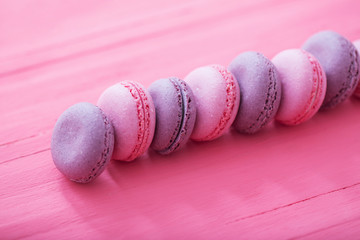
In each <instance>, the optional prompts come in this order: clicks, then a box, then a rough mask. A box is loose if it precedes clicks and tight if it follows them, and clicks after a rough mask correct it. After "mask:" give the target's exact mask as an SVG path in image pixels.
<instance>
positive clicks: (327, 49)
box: [302, 31, 360, 109]
mask: <svg viewBox="0 0 360 240" xmlns="http://www.w3.org/2000/svg"><path fill="white" fill-rule="evenodd" d="M302 49H304V50H306V51H308V52H310V53H311V54H312V55H314V56H315V57H316V58H317V59H318V60H319V62H320V64H321V65H322V67H323V69H324V71H325V73H326V78H327V90H326V95H325V99H324V102H323V105H322V107H321V109H330V108H333V107H335V106H337V105H338V104H339V103H341V102H343V101H344V100H346V99H347V98H348V97H349V96H350V95H351V94H352V93H353V92H354V90H355V88H356V86H357V85H358V82H359V64H360V62H359V54H358V52H357V50H356V48H355V47H354V45H353V44H352V43H351V42H350V41H349V40H347V39H346V38H344V37H343V36H341V35H340V34H338V33H336V32H333V31H322V32H319V33H316V34H314V35H313V36H311V37H310V38H309V39H308V40H307V41H306V42H305V43H304V45H303V46H302Z"/></svg>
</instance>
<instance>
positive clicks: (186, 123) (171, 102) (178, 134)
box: [148, 77, 196, 154]
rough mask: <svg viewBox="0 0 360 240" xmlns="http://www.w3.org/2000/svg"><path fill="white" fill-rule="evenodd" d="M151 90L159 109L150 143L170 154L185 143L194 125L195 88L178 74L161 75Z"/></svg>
mask: <svg viewBox="0 0 360 240" xmlns="http://www.w3.org/2000/svg"><path fill="white" fill-rule="evenodd" d="M148 91H149V93H150V95H151V97H152V99H153V101H154V105H155V112H156V127H155V134H154V138H153V141H152V144H151V146H150V147H151V148H152V149H154V150H155V151H157V152H159V153H160V154H170V153H172V152H174V151H175V150H177V149H179V148H181V147H182V146H184V145H185V143H186V142H187V141H188V139H189V137H190V135H191V133H192V130H193V128H194V124H195V119H196V106H195V102H194V96H193V92H192V90H191V89H190V87H189V85H187V84H186V83H185V82H184V81H183V80H181V79H179V78H176V77H171V78H165V79H160V80H158V81H156V82H154V83H152V84H151V85H150V87H149V88H148Z"/></svg>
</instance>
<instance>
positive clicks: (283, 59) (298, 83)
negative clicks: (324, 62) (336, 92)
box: [272, 49, 326, 125]
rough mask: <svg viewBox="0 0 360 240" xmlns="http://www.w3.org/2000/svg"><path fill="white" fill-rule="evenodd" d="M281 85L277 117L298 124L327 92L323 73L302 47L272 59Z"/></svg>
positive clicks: (316, 61) (314, 109)
mask: <svg viewBox="0 0 360 240" xmlns="http://www.w3.org/2000/svg"><path fill="white" fill-rule="evenodd" d="M272 62H273V63H274V65H275V67H276V68H277V70H278V73H279V78H280V80H281V86H282V96H281V102H280V107H279V110H278V112H277V114H276V117H275V118H276V120H278V121H279V122H281V123H283V124H286V125H297V124H300V123H302V122H305V121H307V120H309V119H310V118H311V117H312V116H314V114H315V113H316V112H317V111H318V110H319V108H320V106H321V104H322V102H323V100H324V97H325V93H326V75H325V72H324V70H323V68H322V67H321V65H320V63H319V61H318V60H317V59H316V58H315V57H314V56H312V55H311V54H310V53H308V52H306V51H304V50H301V49H289V50H285V51H282V52H280V53H278V54H277V55H276V56H275V57H274V58H273V59H272Z"/></svg>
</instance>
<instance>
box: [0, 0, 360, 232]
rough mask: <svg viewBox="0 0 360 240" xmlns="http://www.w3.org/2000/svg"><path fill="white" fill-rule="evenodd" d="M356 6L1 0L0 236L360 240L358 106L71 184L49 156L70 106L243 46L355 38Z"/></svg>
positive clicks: (118, 166) (270, 51)
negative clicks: (328, 36)
mask: <svg viewBox="0 0 360 240" xmlns="http://www.w3.org/2000/svg"><path fill="white" fill-rule="evenodd" d="M359 5H360V3H358V2H356V1H351V0H346V1H338V0H331V1H316V2H314V1H309V0H307V1H292V2H286V1H282V0H262V1H250V0H247V1H242V2H239V1H235V0H227V1H218V0H211V1H206V2H205V1H200V0H199V1H182V2H178V1H161V0H156V1H149V2H145V3H143V5H141V6H140V7H139V3H137V2H136V1H133V2H122V1H107V2H106V3H104V2H101V3H100V1H95V0H92V1H91V2H87V3H86V4H84V3H83V2H82V1H78V2H69V3H64V2H63V1H51V2H48V1H43V0H26V1H24V5H23V7H19V5H18V4H16V3H14V2H11V1H2V2H1V3H0V16H1V17H0V30H1V32H6V33H7V34H5V35H3V37H1V38H0V83H1V87H0V104H1V105H0V116H2V117H1V118H0V132H1V134H0V183H1V185H0V220H1V221H0V236H1V237H0V238H2V239H27V238H28V239H48V238H50V239H54V238H69V237H70V238H72V239H83V238H90V239H99V238H114V236H116V237H117V238H123V239H170V238H171V239H185V238H186V239H190V238H198V239H204V238H206V239H219V238H223V239H238V238H244V239H288V238H294V239H319V238H320V239H321V238H326V239H339V238H347V239H355V238H358V236H359V230H358V226H359V219H360V212H359V208H360V201H359V197H358V196H359V191H360V186H359V184H360V177H359V175H358V173H359V171H360V164H359V159H360V152H359V150H358V149H359V147H358V145H359V138H358V135H357V132H358V130H359V129H360V112H359V111H358V108H360V101H358V100H356V99H350V100H348V101H346V102H345V103H344V104H341V105H340V106H339V107H338V108H336V109H334V110H331V111H327V112H321V113H319V114H317V115H316V116H315V117H314V118H313V119H312V120H311V121H309V122H307V123H305V124H303V125H300V126H298V127H293V128H291V127H284V126H281V125H278V124H275V123H273V124H272V125H271V126H269V127H268V128H267V129H265V130H264V131H262V132H261V133H259V134H256V135H253V136H246V135H240V134H238V133H236V132H233V131H230V132H228V133H227V134H226V135H225V136H223V137H222V138H220V139H218V140H216V141H213V142H207V143H195V142H189V143H188V145H187V146H186V147H185V148H184V149H183V150H182V151H180V152H178V153H175V154H173V155H171V156H168V157H164V156H160V155H158V154H156V153H154V152H153V151H151V150H150V151H149V152H148V153H146V154H145V155H144V156H142V157H141V158H139V159H138V160H136V161H135V162H133V163H119V162H111V163H110V165H109V167H108V169H107V170H106V171H105V172H104V174H103V175H101V177H99V178H98V179H97V181H96V182H94V183H93V184H89V185H79V184H75V183H72V182H70V181H67V180H66V179H64V178H63V176H62V175H61V174H60V173H59V172H58V171H57V170H56V168H55V166H54V165H53V163H52V160H51V153H50V150H49V147H50V138H51V132H52V127H53V125H54V124H55V121H56V119H57V117H58V116H59V115H60V114H61V112H62V111H63V110H65V109H66V108H67V107H68V106H70V105H72V104H74V103H76V102H78V101H89V102H93V103H96V100H97V98H98V96H99V95H100V93H101V92H102V91H103V90H104V89H105V88H106V87H108V86H110V85H111V84H114V83H116V82H118V81H119V80H123V79H131V80H136V81H139V82H141V83H143V84H144V85H145V86H148V85H149V84H150V83H151V82H153V81H154V80H156V79H158V78H161V77H167V76H173V75H175V76H179V77H184V76H185V75H186V74H187V73H188V72H189V71H191V70H192V69H193V68H195V67H198V66H201V65H205V64H211V63H220V64H223V65H226V64H228V63H229V61H231V59H232V58H234V57H235V56H236V55H237V54H238V53H240V52H242V51H246V50H257V51H261V52H263V53H265V54H266V55H267V56H269V57H271V56H273V55H274V54H276V53H277V52H279V51H281V50H283V49H286V48H291V47H299V46H300V45H301V44H302V42H303V41H304V40H305V39H306V38H307V37H308V36H309V35H310V34H312V33H314V32H316V31H319V30H321V29H328V28H330V29H333V30H336V31H339V32H340V33H342V34H344V35H345V36H347V37H348V38H349V39H351V40H355V39H357V38H360V27H359V26H356V24H354V23H355V22H358V21H359V19H360V15H359V14H358V9H359ZM37 6H42V7H37ZM54 9H56V11H54ZM31 10H32V11H31ZM50 13H51V14H50ZM34 26H36V27H34Z"/></svg>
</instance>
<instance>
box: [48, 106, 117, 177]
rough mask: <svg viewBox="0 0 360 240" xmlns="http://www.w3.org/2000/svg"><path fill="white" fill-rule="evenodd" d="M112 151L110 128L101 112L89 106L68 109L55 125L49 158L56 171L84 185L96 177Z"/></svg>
mask: <svg viewBox="0 0 360 240" xmlns="http://www.w3.org/2000/svg"><path fill="white" fill-rule="evenodd" d="M113 148H114V131H113V127H112V125H111V123H110V121H109V120H108V118H107V117H106V116H105V114H104V113H103V111H102V110H101V109H100V108H98V107H96V106H95V105H93V104H91V103H86V102H82V103H78V104H75V105H73V106H71V107H70V108H68V109H67V110H65V112H63V114H61V116H60V117H59V119H58V120H57V122H56V124H55V127H54V131H53V134H52V139H51V154H52V158H53V161H54V163H55V166H56V167H57V168H58V169H59V171H60V172H61V173H63V174H64V175H65V176H66V177H67V178H69V179H70V180H72V181H75V182H79V183H87V182H91V181H92V180H94V179H95V178H96V177H98V176H99V175H100V174H101V173H102V172H103V171H104V169H105V167H106V165H107V164H108V162H109V160H110V158H111V155H112V152H113Z"/></svg>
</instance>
